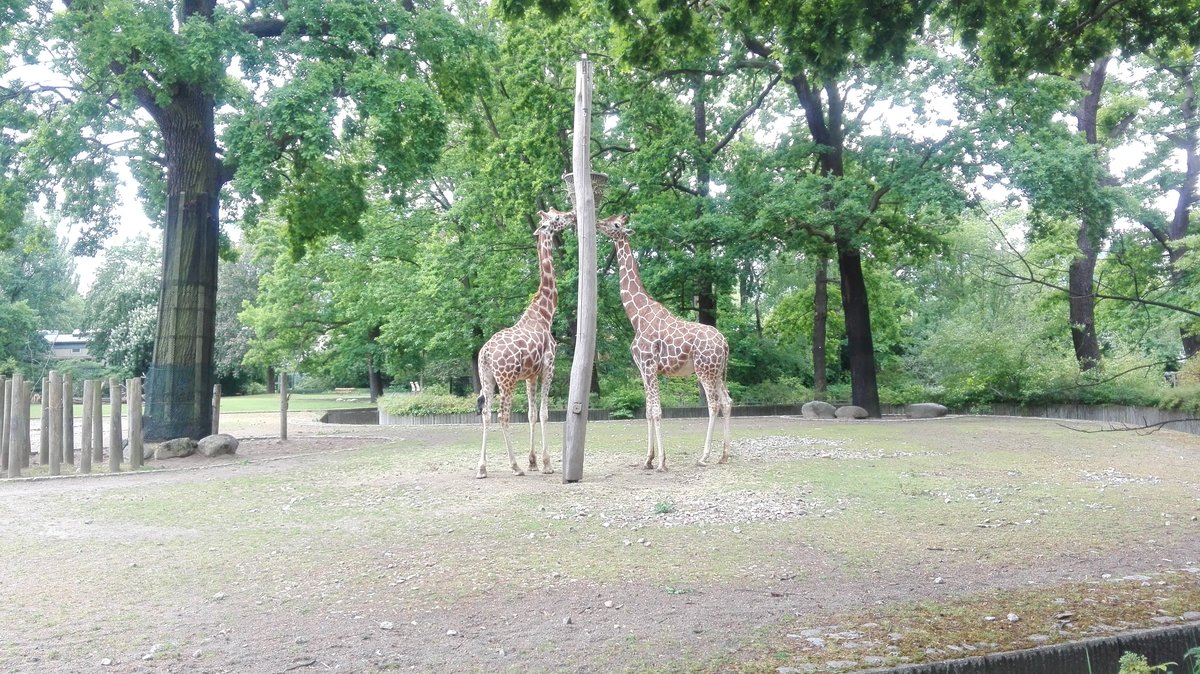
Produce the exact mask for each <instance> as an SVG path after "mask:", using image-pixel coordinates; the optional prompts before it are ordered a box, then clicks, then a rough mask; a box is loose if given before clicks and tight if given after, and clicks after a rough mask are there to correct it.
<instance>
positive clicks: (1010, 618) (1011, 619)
mask: <svg viewBox="0 0 1200 674" xmlns="http://www.w3.org/2000/svg"><path fill="white" fill-rule="evenodd" d="M1019 620H1021V616H1019V615H1017V614H1016V613H1009V614H1008V622H1010V623H1015V622H1018V621H1019Z"/></svg>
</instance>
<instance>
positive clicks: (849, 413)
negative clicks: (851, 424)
mask: <svg viewBox="0 0 1200 674" xmlns="http://www.w3.org/2000/svg"><path fill="white" fill-rule="evenodd" d="M833 416H835V417H837V418H839V419H866V418H867V417H869V416H871V413H870V412H868V411H866V410H865V409H863V408H861V407H859V406H858V405H842V406H841V407H839V408H837V410H836V411H835V412H834V413H833Z"/></svg>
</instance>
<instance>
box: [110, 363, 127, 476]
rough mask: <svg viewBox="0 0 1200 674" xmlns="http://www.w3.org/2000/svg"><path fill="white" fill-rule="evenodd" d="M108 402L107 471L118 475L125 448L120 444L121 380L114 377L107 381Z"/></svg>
mask: <svg viewBox="0 0 1200 674" xmlns="http://www.w3.org/2000/svg"><path fill="white" fill-rule="evenodd" d="M108 401H109V405H108V407H109V413H108V424H109V428H108V445H109V446H108V470H109V472H111V473H119V472H121V460H122V459H123V458H124V457H125V448H124V447H123V446H122V444H123V443H122V442H121V380H120V379H117V378H116V377H109V379H108Z"/></svg>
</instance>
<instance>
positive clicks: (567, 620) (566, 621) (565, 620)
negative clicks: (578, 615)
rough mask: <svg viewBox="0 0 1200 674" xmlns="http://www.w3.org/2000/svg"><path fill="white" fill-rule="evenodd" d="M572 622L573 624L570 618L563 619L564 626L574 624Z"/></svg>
mask: <svg viewBox="0 0 1200 674" xmlns="http://www.w3.org/2000/svg"><path fill="white" fill-rule="evenodd" d="M574 622H575V621H574V620H571V616H567V617H566V618H563V624H564V625H570V624H572V623H574Z"/></svg>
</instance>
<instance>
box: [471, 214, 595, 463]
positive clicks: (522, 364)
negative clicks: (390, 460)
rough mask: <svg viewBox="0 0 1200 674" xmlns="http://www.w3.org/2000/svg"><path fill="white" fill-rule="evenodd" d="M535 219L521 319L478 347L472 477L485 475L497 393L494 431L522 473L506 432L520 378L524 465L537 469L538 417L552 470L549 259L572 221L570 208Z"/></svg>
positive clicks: (554, 291) (552, 288) (553, 292)
mask: <svg viewBox="0 0 1200 674" xmlns="http://www.w3.org/2000/svg"><path fill="white" fill-rule="evenodd" d="M538 216H539V217H540V219H541V223H540V224H539V226H538V228H537V231H536V232H535V233H536V235H537V252H538V269H539V271H540V274H541V276H540V280H539V282H538V289H537V293H536V294H535V295H534V296H533V301H531V302H530V303H529V307H528V308H526V309H525V313H523V314H521V318H520V319H519V320H518V321H517V322H516V324H515V325H513V326H512V327H510V328H505V329H503V330H501V331H500V332H497V333H496V334H494V335H492V338H491V339H489V340H488V341H487V343H485V344H484V345H483V348H481V349H479V384H480V389H481V391H480V393H479V399H478V401H477V402H476V408H477V411H478V412H479V414H480V415H481V416H482V417H483V444H482V447H481V448H480V450H479V472H478V473H477V474H476V476H475V477H477V478H485V477H487V431H488V420H489V419H490V418H491V416H492V394H493V390H494V389H495V388H497V387H498V388H499V391H500V429H501V431H502V432H503V433H504V446H505V448H506V449H507V450H508V460H509V463H511V464H512V471H513V473H514V474H516V475H524V474H525V472H524V471H523V470H521V468H520V467H519V466H518V465H517V460H516V459H515V458H514V457H513V448H512V438H511V437H510V435H509V431H508V417H509V413H510V412H511V411H512V397H513V392H514V391H515V390H516V388H517V382H519V381H524V382H525V395H526V396H527V397H528V400H529V469H530V470H536V469H537V453H536V452H535V450H534V444H533V435H534V433H533V427H534V424H535V423H537V421H538V419H539V416H540V421H541V429H542V472H543V473H553V472H554V469H553V468H552V467H551V466H550V451H549V449H548V448H547V447H546V415H547V414H548V412H549V397H550V382H551V381H552V380H553V379H554V349H555V346H556V344H555V343H554V335H553V334H551V331H550V327H551V324H552V323H553V321H554V311H555V309H556V308H557V307H558V287H557V286H556V285H555V283H554V261H553V257H552V252H553V247H554V235H555V234H557V233H558V232H561V231H562V230H564V229H566V228H567V227H571V226H573V225H574V224H575V215H574V214H573V213H570V212H563V211H556V210H554V209H553V208H552V209H550V210H549V211H541V212H539V213H538ZM538 379H541V382H542V399H541V407H540V415H539V408H538V407H537V406H535V405H534V389H535V388H536V387H537V382H538Z"/></svg>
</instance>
